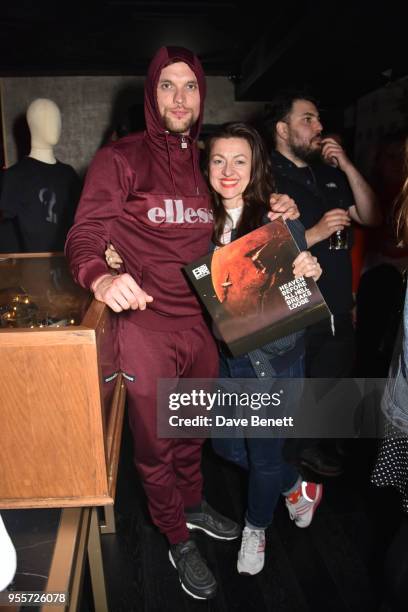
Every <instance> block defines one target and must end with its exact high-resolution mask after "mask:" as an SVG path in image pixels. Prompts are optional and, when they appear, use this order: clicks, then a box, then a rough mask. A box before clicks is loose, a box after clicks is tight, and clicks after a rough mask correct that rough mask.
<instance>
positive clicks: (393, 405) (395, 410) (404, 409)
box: [381, 284, 408, 434]
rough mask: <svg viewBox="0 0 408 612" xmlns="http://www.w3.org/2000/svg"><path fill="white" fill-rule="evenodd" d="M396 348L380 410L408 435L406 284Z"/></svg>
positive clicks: (407, 301)
mask: <svg viewBox="0 0 408 612" xmlns="http://www.w3.org/2000/svg"><path fill="white" fill-rule="evenodd" d="M397 346H398V347H401V348H400V349H399V351H398V352H396V353H395V354H394V357H393V360H392V364H391V367H390V372H389V377H388V380H387V384H386V387H385V390H384V394H383V397H382V400H381V410H382V411H383V413H384V414H385V416H386V418H387V419H388V421H389V422H390V423H391V424H392V425H394V427H397V428H398V429H400V430H401V431H402V432H403V433H404V434H408V284H407V288H406V291H405V306H404V314H403V324H402V326H401V332H400V336H399V343H398V344H397Z"/></svg>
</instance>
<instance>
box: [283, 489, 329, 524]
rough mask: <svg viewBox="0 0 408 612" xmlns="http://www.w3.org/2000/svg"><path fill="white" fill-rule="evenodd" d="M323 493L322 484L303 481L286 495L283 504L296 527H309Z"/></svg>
mask: <svg viewBox="0 0 408 612" xmlns="http://www.w3.org/2000/svg"><path fill="white" fill-rule="evenodd" d="M322 494H323V485H321V484H316V483H315V482H305V481H303V482H302V484H301V486H300V487H298V488H297V489H296V491H293V493H291V494H290V495H286V496H285V497H286V498H285V504H286V507H287V509H288V511H289V516H290V518H291V519H292V521H295V525H296V526H297V527H309V525H310V523H311V522H312V519H313V515H314V513H315V511H316V508H317V506H318V505H319V504H320V501H321V499H322Z"/></svg>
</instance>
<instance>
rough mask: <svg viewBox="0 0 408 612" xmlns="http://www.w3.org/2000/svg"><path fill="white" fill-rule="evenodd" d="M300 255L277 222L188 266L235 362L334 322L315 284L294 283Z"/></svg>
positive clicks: (302, 280) (285, 228)
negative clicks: (310, 328)
mask: <svg viewBox="0 0 408 612" xmlns="http://www.w3.org/2000/svg"><path fill="white" fill-rule="evenodd" d="M298 254H299V249H298V247H297V245H296V242H295V241H294V239H293V237H292V234H291V233H290V230H289V228H288V226H287V224H286V223H285V222H284V221H283V220H282V219H277V220H276V221H273V222H272V223H267V224H266V225H263V226H262V227H259V228H258V229H256V230H254V231H253V232H250V233H249V234H246V235H245V236H243V237H242V238H238V239H237V240H234V241H233V242H231V243H230V244H228V245H226V246H224V247H222V248H218V249H216V250H215V251H214V252H213V253H210V254H208V255H207V256H205V257H202V258H201V259H199V260H198V261H195V262H193V263H192V264H189V265H188V266H185V268H184V270H185V272H186V274H187V276H188V278H189V280H190V282H191V283H192V284H193V286H194V289H195V290H196V291H197V293H198V295H199V297H200V299H201V300H202V302H203V303H204V305H205V306H206V308H207V310H208V312H209V314H210V315H211V317H212V319H213V321H214V323H215V325H216V328H217V329H218V332H219V334H220V335H221V336H222V338H223V340H224V341H225V343H226V345H227V346H228V348H229V349H230V351H231V354H232V355H233V356H237V355H241V354H243V353H247V352H248V351H250V350H253V349H255V348H259V347H261V346H263V345H264V344H266V343H268V342H271V341H272V340H276V339H277V338H281V337H283V336H286V335H288V334H290V333H293V332H295V331H299V330H300V329H303V328H305V327H307V326H308V325H311V324H312V323H315V322H317V321H319V320H321V319H323V318H325V317H329V316H330V311H329V309H328V307H327V305H326V302H325V301H324V299H323V296H322V294H321V293H320V291H319V289H318V287H317V284H316V283H315V281H314V280H313V279H310V278H304V277H301V278H297V279H295V278H294V276H293V271H292V264H293V261H294V260H295V258H296V257H297V255H298Z"/></svg>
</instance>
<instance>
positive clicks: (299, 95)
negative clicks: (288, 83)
mask: <svg viewBox="0 0 408 612" xmlns="http://www.w3.org/2000/svg"><path fill="white" fill-rule="evenodd" d="M296 100H307V101H308V102H312V104H314V105H315V106H317V107H318V106H319V104H318V102H317V100H316V99H315V98H314V97H313V96H312V95H311V94H310V93H308V92H307V91H302V90H296V89H293V90H290V89H287V90H282V91H279V92H278V93H277V94H275V96H274V97H273V98H272V100H271V102H269V104H268V105H267V106H266V108H265V119H264V126H265V131H266V133H267V135H268V137H269V138H270V139H271V140H272V143H273V145H274V146H275V145H276V124H277V123H278V122H279V121H284V120H285V119H286V117H287V116H288V115H289V113H290V112H291V110H292V108H293V104H294V102H296Z"/></svg>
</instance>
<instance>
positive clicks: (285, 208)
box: [268, 193, 300, 221]
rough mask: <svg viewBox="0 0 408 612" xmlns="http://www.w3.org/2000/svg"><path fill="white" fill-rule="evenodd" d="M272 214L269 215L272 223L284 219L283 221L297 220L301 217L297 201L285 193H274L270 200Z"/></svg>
mask: <svg viewBox="0 0 408 612" xmlns="http://www.w3.org/2000/svg"><path fill="white" fill-rule="evenodd" d="M269 205H270V207H271V212H269V213H268V218H269V220H270V221H274V220H275V219H278V217H283V219H291V220H293V219H297V218H298V217H299V216H300V212H299V209H298V207H297V206H296V204H295V201H294V200H292V198H290V197H289V196H288V195H286V194H285V193H272V194H271V197H270V199H269Z"/></svg>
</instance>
